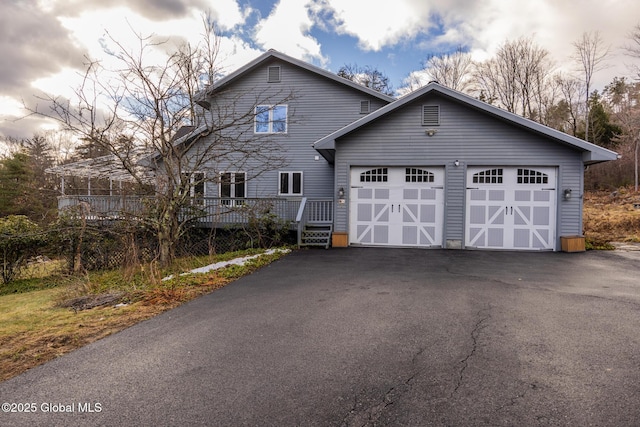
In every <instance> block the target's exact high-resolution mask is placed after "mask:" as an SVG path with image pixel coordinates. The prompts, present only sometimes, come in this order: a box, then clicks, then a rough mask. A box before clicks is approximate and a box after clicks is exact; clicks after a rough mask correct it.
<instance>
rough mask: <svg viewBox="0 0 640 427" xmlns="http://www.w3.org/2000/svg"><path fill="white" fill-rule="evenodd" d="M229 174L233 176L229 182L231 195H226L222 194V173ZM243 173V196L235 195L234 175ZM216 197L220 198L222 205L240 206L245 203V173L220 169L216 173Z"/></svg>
mask: <svg viewBox="0 0 640 427" xmlns="http://www.w3.org/2000/svg"><path fill="white" fill-rule="evenodd" d="M227 173H228V174H231V176H232V177H233V181H232V182H231V192H232V193H233V194H232V195H231V197H226V196H223V195H222V175H223V174H227ZM239 173H241V174H244V182H243V185H244V196H243V197H236V195H235V192H236V190H235V185H236V182H235V176H236V174H239ZM218 177H219V179H218V198H219V199H220V204H221V205H222V206H242V205H244V203H245V199H246V198H247V173H246V172H245V171H222V172H220V173H219V175H218Z"/></svg>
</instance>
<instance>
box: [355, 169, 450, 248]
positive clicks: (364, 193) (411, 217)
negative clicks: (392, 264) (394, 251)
mask: <svg viewBox="0 0 640 427" xmlns="http://www.w3.org/2000/svg"><path fill="white" fill-rule="evenodd" d="M349 208H350V216H349V218H350V220H349V240H350V243H351V244H356V245H368V246H369V245H370V246H418V247H429V246H442V230H443V216H444V215H443V214H444V169H443V168H428V167H402V168H400V167H393V168H392V167H376V168H365V167H354V168H352V169H351V190H350V205H349Z"/></svg>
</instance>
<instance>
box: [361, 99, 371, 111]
mask: <svg viewBox="0 0 640 427" xmlns="http://www.w3.org/2000/svg"><path fill="white" fill-rule="evenodd" d="M370 112H371V101H360V114H369V113H370Z"/></svg>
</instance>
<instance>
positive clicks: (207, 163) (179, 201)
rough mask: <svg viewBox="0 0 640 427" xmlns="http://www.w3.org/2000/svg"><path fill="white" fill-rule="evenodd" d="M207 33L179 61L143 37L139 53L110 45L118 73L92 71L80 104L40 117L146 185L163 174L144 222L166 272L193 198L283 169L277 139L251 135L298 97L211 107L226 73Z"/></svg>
mask: <svg viewBox="0 0 640 427" xmlns="http://www.w3.org/2000/svg"><path fill="white" fill-rule="evenodd" d="M203 27H204V34H203V41H202V42H201V43H199V44H198V45H195V46H192V45H190V44H183V45H181V46H179V47H178V48H177V49H175V50H173V51H171V49H170V43H169V40H161V41H157V40H156V38H155V37H151V36H150V37H143V36H142V35H137V39H138V47H137V49H136V50H129V49H127V48H126V47H125V46H124V45H123V44H121V43H119V42H118V41H117V40H115V39H113V38H111V39H110V43H112V47H111V48H110V53H111V55H112V56H113V57H114V58H115V59H116V60H117V63H118V66H117V67H116V68H115V69H107V68H105V66H103V65H102V64H101V63H98V62H95V61H90V62H89V63H88V64H87V66H86V70H85V74H84V79H83V84H82V85H81V87H79V88H78V89H77V90H76V92H75V95H76V96H75V99H73V100H72V101H71V100H66V99H63V98H59V97H53V96H49V97H44V98H43V100H44V101H46V102H47V103H48V105H49V106H50V110H49V111H40V110H37V109H34V110H32V112H33V113H34V114H40V115H43V116H47V117H51V118H54V119H55V120H57V121H58V122H59V123H61V124H62V125H63V127H64V128H65V129H68V130H71V131H73V132H75V134H76V135H78V136H79V137H80V138H85V139H87V140H90V141H92V142H94V143H95V144H97V145H99V146H101V147H104V148H105V149H106V150H107V151H108V152H109V153H111V155H113V156H114V157H115V158H117V160H118V162H119V163H120V165H121V167H122V168H124V169H125V170H126V171H127V172H128V173H129V175H130V176H131V177H132V178H133V179H134V180H136V181H137V182H138V183H139V184H141V185H144V184H145V183H147V182H148V178H149V173H150V172H152V171H153V172H154V173H155V175H156V180H157V181H156V194H155V198H154V202H153V205H154V209H153V211H152V213H149V214H146V215H144V216H143V217H141V218H140V220H141V221H144V222H145V223H147V225H148V226H149V227H152V228H153V229H154V230H155V231H156V233H157V239H158V244H159V259H160V262H161V263H162V264H163V265H167V264H168V263H170V262H171V261H172V260H173V258H174V257H175V248H176V244H177V242H178V241H179V239H180V237H181V235H182V234H183V233H184V232H185V231H186V229H187V227H188V223H189V220H190V219H192V218H190V217H189V216H188V215H184V213H185V211H186V210H189V209H192V208H193V204H192V199H191V196H192V193H193V189H194V188H201V187H202V186H203V185H204V182H205V181H217V180H218V181H219V180H220V179H221V178H220V173H219V172H220V169H219V168H220V167H223V166H221V165H228V164H231V165H235V167H236V169H232V170H250V171H251V172H250V175H249V174H248V176H247V177H246V179H247V180H250V179H252V178H255V177H257V176H259V175H261V174H263V173H265V172H266V171H269V170H274V169H278V168H280V167H282V165H283V162H284V159H283V157H282V154H281V150H279V147H278V145H277V144H276V143H275V142H274V141H272V140H271V139H270V135H269V134H265V135H264V136H261V135H257V134H255V133H254V132H253V126H254V122H255V118H256V111H257V110H256V107H257V106H258V105H277V104H282V103H286V102H287V101H288V100H291V99H292V98H293V94H291V93H279V94H278V95H277V96H274V95H273V94H270V95H267V94H266V93H262V92H261V91H259V90H251V91H245V92H242V93H239V92H234V93H231V92H229V93H224V92H222V93H216V96H215V97H213V98H211V97H209V96H208V95H207V94H208V93H209V91H211V90H212V88H213V84H214V83H215V78H216V77H217V76H218V72H219V70H218V68H217V62H216V61H217V60H216V55H217V52H218V47H219V38H218V36H217V34H216V32H215V27H214V25H213V22H212V21H211V19H210V18H209V17H208V16H206V17H204V18H203ZM159 50H168V53H167V55H166V60H165V61H164V62H162V63H159V64H158V63H157V62H150V60H149V58H150V57H154V56H155V57H157V52H158V51H159ZM247 99H249V100H250V102H245V101H246V100H247ZM105 100H106V102H101V101H105ZM141 153H146V154H145V155H144V156H141ZM149 153H150V154H149ZM141 157H143V158H144V159H145V161H144V162H143V163H141V162H140V159H141ZM249 164H250V165H251V167H250V168H249V167H247V165H249ZM143 166H144V167H143ZM245 168H246V169H245ZM196 171H197V172H198V173H196Z"/></svg>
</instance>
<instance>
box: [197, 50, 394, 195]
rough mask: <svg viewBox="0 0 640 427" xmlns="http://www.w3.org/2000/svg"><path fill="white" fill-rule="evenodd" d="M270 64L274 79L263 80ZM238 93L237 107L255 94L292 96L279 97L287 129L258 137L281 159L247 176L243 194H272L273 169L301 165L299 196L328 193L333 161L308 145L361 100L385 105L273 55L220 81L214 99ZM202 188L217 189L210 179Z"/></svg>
mask: <svg viewBox="0 0 640 427" xmlns="http://www.w3.org/2000/svg"><path fill="white" fill-rule="evenodd" d="M273 65H278V66H280V67H281V80H280V82H278V83H268V82H267V69H268V67H269V66H273ZM238 94H241V96H240V98H239V101H237V102H235V104H236V105H235V108H236V109H237V111H239V112H241V113H242V112H247V111H249V110H251V109H252V106H253V105H255V103H256V100H260V101H259V103H260V104H275V103H279V102H278V101H279V100H282V99H283V98H285V97H287V96H288V95H290V94H291V95H293V97H294V99H292V100H289V101H287V102H284V103H283V104H286V105H287V106H288V124H287V133H286V134H271V135H269V136H268V138H266V139H265V141H264V143H265V144H268V143H270V142H269V141H272V142H275V143H277V144H279V145H280V147H281V149H282V150H281V154H282V155H284V156H285V157H286V160H287V165H286V166H284V167H282V168H279V169H278V170H271V171H268V172H266V173H264V174H263V175H262V176H260V177H259V178H256V179H254V180H252V181H250V182H249V183H248V185H247V196H248V197H272V196H277V194H278V172H279V171H291V172H293V171H302V172H303V196H305V197H333V196H334V191H333V189H334V185H333V179H334V173H333V165H331V164H329V163H328V162H327V161H326V160H325V159H324V157H322V156H320V155H319V153H318V152H317V151H316V150H315V149H314V148H313V147H312V144H313V142H315V141H316V140H318V139H320V138H321V137H323V136H325V135H327V134H330V133H332V132H334V131H336V130H337V129H339V128H341V127H343V126H345V125H347V124H349V123H351V122H353V121H355V120H357V119H359V118H361V117H363V115H362V114H361V113H360V102H361V101H364V100H368V101H370V103H371V110H372V111H373V110H375V109H378V108H380V107H381V106H383V105H386V102H385V101H383V100H381V99H378V98H375V97H374V96H371V95H369V94H366V93H364V92H360V91H359V90H357V89H354V88H351V87H348V86H346V85H342V84H340V83H337V82H335V81H332V80H330V79H328V78H325V77H323V76H320V75H317V74H315V73H313V72H311V71H309V70H306V69H303V68H300V67H298V66H296V65H294V64H290V63H288V62H285V61H281V60H279V59H277V58H274V59H272V60H270V61H267V62H265V63H263V64H261V65H260V66H258V67H256V68H255V69H254V70H253V71H251V72H249V73H247V74H245V75H243V76H242V78H240V79H238V81H235V82H234V83H233V84H232V85H230V86H229V87H225V88H224V91H223V92H222V95H221V96H220V95H219V96H218V98H217V99H218V102H221V103H224V101H221V100H220V99H224V98H225V97H226V98H228V99H230V98H234V97H237V96H238ZM261 100H264V102H262V101H261ZM229 103H231V102H229ZM244 130H245V131H247V136H248V137H249V138H250V137H253V136H254V134H253V126H252V125H247V126H245V129H244ZM316 158H317V160H316ZM251 167H252V164H248V165H247V166H246V167H245V169H249V170H250V169H251ZM216 169H217V170H225V165H224V164H220V165H217V166H216ZM207 190H208V191H211V192H208V193H207V195H209V196H216V195H217V186H216V185H210V186H209V187H208V188H207Z"/></svg>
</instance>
